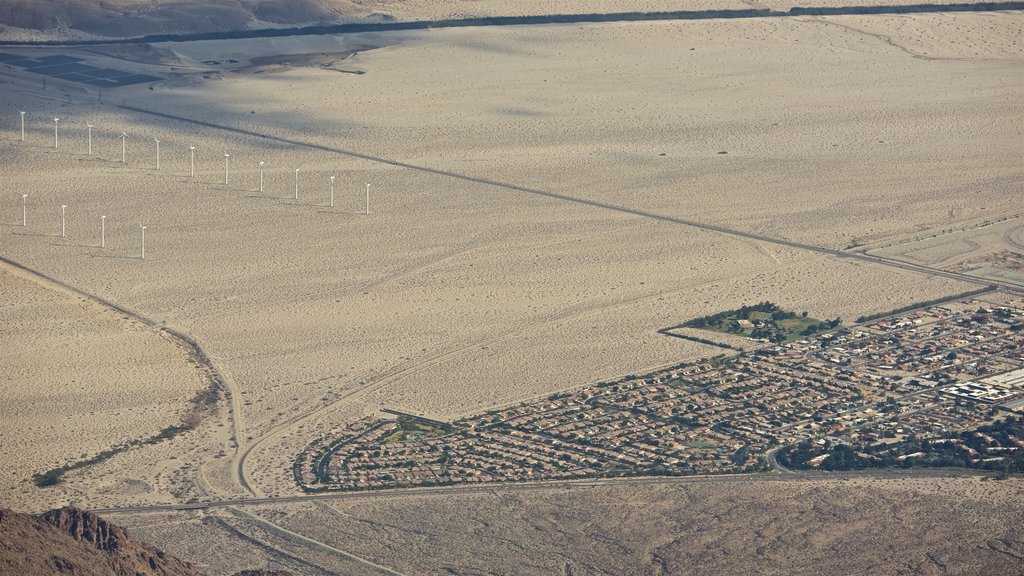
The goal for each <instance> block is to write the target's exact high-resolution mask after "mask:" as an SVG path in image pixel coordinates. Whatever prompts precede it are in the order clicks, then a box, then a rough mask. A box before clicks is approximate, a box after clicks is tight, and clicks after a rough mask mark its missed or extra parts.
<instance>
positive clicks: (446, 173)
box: [118, 104, 1024, 294]
mask: <svg viewBox="0 0 1024 576" xmlns="http://www.w3.org/2000/svg"><path fill="white" fill-rule="evenodd" d="M118 108H121V109H123V110H129V111H131V112H137V113H140V114H147V115H150V116H157V117H159V118H165V119H168V120H175V121H178V122H185V123H188V124H194V125H197V126H204V127H207V128H214V129H217V130H224V131H227V132H232V133H235V134H241V135H244V136H251V137H255V138H263V139H266V140H270V141H273V142H279V143H282V144H289V145H292V146H297V147H301V148H310V149H314V150H321V151H324V152H332V153H334V154H340V155H342V156H348V157H351V158H358V159H360V160H367V161H370V162H376V163H379V164H385V165H388V166H395V167H397V168H405V169H407V170H414V171H418V172H424V173H427V174H433V175H435V176H443V177H446V178H453V179H456V180H462V181H465V182H472V183H474V184H483V185H486V186H493V187H495V188H501V189H503V190H508V191H511V192H519V193H522V194H530V195H534V196H542V197H545V198H551V199H555V200H561V201H563V202H569V203H573V204H580V205H584V206H590V207H592V208H599V209H602V210H610V211H613V212H619V213H621V214H629V215H631V216H638V217H641V218H647V219H651V220H655V221H658V222H665V223H669V224H678V225H681V226H687V227H690V228H696V229H699V230H704V231H706V232H715V233H718V234H722V235H726V236H732V237H735V238H742V239H744V240H754V241H757V242H764V243H766V244H774V245H776V246H783V247H786V248H792V249H796V250H802V251H805V252H813V253H816V254H823V255H826V256H831V257H834V258H839V259H848V260H856V261H860V262H869V263H872V264H876V265H881V266H885V267H888V268H894V269H899V270H904V271H908V272H914V273H917V274H922V275H925V276H933V277H941V278H948V279H951V280H958V281H960V282H964V283H968V284H974V285H977V286H988V285H996V286H999V287H1001V288H1003V289H1005V290H1008V291H1011V292H1015V293H1018V294H1024V288H1022V287H1021V286H1018V285H1016V284H1013V283H1010V282H1006V281H1002V280H992V279H981V278H976V277H974V276H969V275H967V274H961V273H959V272H952V271H949V270H942V269H939V268H931V267H928V266H923V265H920V264H912V263H910V262H904V261H901V260H894V259H891V258H884V257H882V256H875V255H871V254H864V253H860V252H847V251H844V250H838V249H836V248H829V247H827V246H817V245H814V244H806V243H803V242H797V241H795V240H787V239H785V238H775V237H772V236H765V235H763V234H755V233H753V232H746V231H744V230H738V229H735V228H729V227H727V226H721V225H718V224H712V223H708V222H700V221H697V220H689V219H686V218H679V217H676V216H671V215H666V214H658V213H655V212H649V211H647V210H641V209H639V208H630V207H628V206H621V205H617V204H610V203H607V202H600V201H597V200H591V199H588V198H581V197H578V196H570V195H568V194H562V193H558V192H550V191H547V190H541V189H539V188H531V187H528V186H521V185H518V184H511V183H508V182H501V181H499V180H492V179H490V178H481V177H477V176H470V175H467V174H461V173H458V172H452V171H450V170H442V169H439V168H431V167H429V166H421V165H418V164H411V163H409V162H404V161H401V160H394V159H391V158H384V157H382V156H374V155H372V154H367V153H364V152H358V151H355V150H347V149H344V148H335V147H332V146H324V145H323V144H317V143H314V142H307V141H303V140H295V139H292V138H285V137H282V136H274V135H272V134H267V133H264V132H256V131H254V130H246V129H244V128H237V127H234V126H226V125H223V124H217V123H215V122H208V121H205V120H196V119H193V118H188V117H185V116H178V115H175V114H167V113H165V112H157V111H154V110H147V109H145V108H139V107H136V106H129V105H125V104H122V105H120V106H118Z"/></svg>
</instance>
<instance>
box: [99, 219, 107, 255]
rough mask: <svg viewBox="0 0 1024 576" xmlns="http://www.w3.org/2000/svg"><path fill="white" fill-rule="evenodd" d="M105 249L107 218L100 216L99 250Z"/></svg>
mask: <svg viewBox="0 0 1024 576" xmlns="http://www.w3.org/2000/svg"><path fill="white" fill-rule="evenodd" d="M106 247H107V217H106V215H104V216H100V248H106Z"/></svg>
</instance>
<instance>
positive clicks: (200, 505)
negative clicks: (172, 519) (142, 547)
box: [90, 466, 984, 514]
mask: <svg viewBox="0 0 1024 576" xmlns="http://www.w3.org/2000/svg"><path fill="white" fill-rule="evenodd" d="M983 475H984V472H981V471H978V470H969V469H962V470H953V469H938V468H911V469H908V470H903V469H901V470H854V471H849V472H804V471H796V470H790V469H788V468H787V469H782V468H781V466H780V467H779V469H777V470H776V471H774V472H763V473H751V474H716V475H704V476H633V477H626V478H598V479H585V480H557V481H546V482H545V481H540V482H508V483H488V484H478V485H471V486H466V485H460V486H440V487H432V488H395V489H388V490H365V491H354V492H325V493H320V494H300V495H294V496H276V497H267V498H235V499H226V500H211V501H208V502H188V503H181V504H149V505H142V506H121V507H111V508H95V509H91V510H90V512H95V513H97V514H128V513H151V512H188V511H193V510H206V509H210V508H226V507H240V506H260V505H268V504H289V503H302V502H314V501H318V500H358V499H367V498H403V497H420V496H460V495H471V494H487V493H492V492H532V491H537V490H588V489H593V488H606V487H614V486H630V487H637V486H652V485H682V484H706V483H747V482H780V481H781V482H797V481H809V480H844V479H854V478H885V479H895V478H963V477H972V476H983Z"/></svg>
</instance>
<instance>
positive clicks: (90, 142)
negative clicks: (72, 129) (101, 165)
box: [85, 122, 92, 156]
mask: <svg viewBox="0 0 1024 576" xmlns="http://www.w3.org/2000/svg"><path fill="white" fill-rule="evenodd" d="M85 127H86V128H88V129H89V156H92V124H89V123H88V122H86V123H85Z"/></svg>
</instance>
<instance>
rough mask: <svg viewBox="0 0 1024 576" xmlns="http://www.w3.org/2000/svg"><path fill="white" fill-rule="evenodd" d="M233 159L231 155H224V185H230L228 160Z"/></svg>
mask: <svg viewBox="0 0 1024 576" xmlns="http://www.w3.org/2000/svg"><path fill="white" fill-rule="evenodd" d="M229 158H231V154H228V153H227V152H225V153H224V184H227V183H228V159H229Z"/></svg>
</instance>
